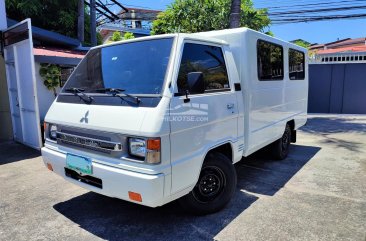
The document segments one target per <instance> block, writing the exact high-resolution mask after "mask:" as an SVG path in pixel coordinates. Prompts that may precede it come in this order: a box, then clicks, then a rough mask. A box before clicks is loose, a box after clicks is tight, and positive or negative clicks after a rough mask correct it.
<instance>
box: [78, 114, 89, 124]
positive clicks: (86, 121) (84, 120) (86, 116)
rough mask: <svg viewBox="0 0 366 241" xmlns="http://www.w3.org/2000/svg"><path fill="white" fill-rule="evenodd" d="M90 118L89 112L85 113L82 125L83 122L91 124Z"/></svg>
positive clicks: (81, 121) (81, 120)
mask: <svg viewBox="0 0 366 241" xmlns="http://www.w3.org/2000/svg"><path fill="white" fill-rule="evenodd" d="M88 116H89V111H87V112H86V113H85V115H84V117H82V118H81V119H80V123H83V122H84V123H86V124H88V122H89V119H88Z"/></svg>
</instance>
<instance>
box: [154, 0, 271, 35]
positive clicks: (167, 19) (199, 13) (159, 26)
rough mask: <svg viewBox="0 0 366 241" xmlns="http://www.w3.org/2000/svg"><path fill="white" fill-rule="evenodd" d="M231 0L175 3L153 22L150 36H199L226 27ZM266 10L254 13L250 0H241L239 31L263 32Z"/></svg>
mask: <svg viewBox="0 0 366 241" xmlns="http://www.w3.org/2000/svg"><path fill="white" fill-rule="evenodd" d="M230 6H231V0H175V2H173V3H172V4H171V5H170V6H168V8H167V9H166V11H165V12H161V13H160V14H159V15H158V17H157V19H156V20H155V21H154V22H153V27H152V31H151V34H163V33H175V32H187V33H194V32H201V31H210V30H218V29H225V28H228V26H229V17H230ZM266 13H267V10H265V9H261V10H257V9H254V7H253V2H252V0H242V3H241V20H240V25H241V26H242V27H249V28H252V29H254V30H258V31H263V30H264V28H265V27H267V26H268V25H269V24H270V20H269V18H268V17H267V16H266Z"/></svg>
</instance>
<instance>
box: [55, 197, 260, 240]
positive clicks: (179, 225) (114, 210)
mask: <svg viewBox="0 0 366 241" xmlns="http://www.w3.org/2000/svg"><path fill="white" fill-rule="evenodd" d="M256 199H257V197H255V196H253V195H248V194H245V193H243V192H240V191H239V190H238V191H237V192H236V194H235V196H234V199H233V201H232V202H230V204H229V205H228V206H227V207H226V209H224V210H223V211H222V212H219V213H215V214H211V215H207V216H201V217H200V216H192V215H190V214H188V213H186V212H185V211H184V210H183V209H182V208H181V207H180V205H179V204H178V203H177V202H172V203H169V204H167V205H164V206H162V207H158V208H149V207H144V206H140V205H137V204H133V203H129V202H125V201H122V200H119V199H114V198H109V197H105V196H102V195H99V194H96V193H92V192H89V193H86V194H84V195H81V196H78V197H75V198H73V199H71V200H68V201H65V202H62V203H58V204H56V205H55V206H54V208H55V209H56V210H57V211H58V212H60V213H61V214H63V215H64V216H66V217H67V218H69V219H70V220H71V221H73V222H75V223H77V224H78V225H79V226H80V227H81V228H83V229H85V230H87V231H88V232H90V233H92V234H94V235H96V236H98V237H100V238H102V239H106V240H141V241H142V240H144V241H145V240H190V241H192V240H212V239H213V237H214V236H216V235H217V234H218V233H219V232H220V231H221V230H222V229H223V228H224V227H225V226H226V225H228V224H229V223H230V222H231V221H232V220H233V219H234V218H235V217H237V216H238V215H239V214H240V213H241V212H243V211H244V210H245V209H246V208H248V207H249V206H250V205H251V204H252V203H253V202H254V201H255V200H256Z"/></svg>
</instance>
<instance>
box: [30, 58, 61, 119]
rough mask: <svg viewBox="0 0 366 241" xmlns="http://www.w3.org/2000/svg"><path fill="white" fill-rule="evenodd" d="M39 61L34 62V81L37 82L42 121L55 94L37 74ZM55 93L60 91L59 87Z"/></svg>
mask: <svg viewBox="0 0 366 241" xmlns="http://www.w3.org/2000/svg"><path fill="white" fill-rule="evenodd" d="M40 67H41V65H40V63H37V62H36V63H35V71H36V82H37V95H38V107H39V115H40V120H41V121H43V120H44V117H45V116H46V113H47V111H48V109H49V108H50V106H51V104H52V102H53V101H54V100H55V96H54V94H53V91H52V90H48V89H47V88H46V86H45V85H44V84H43V78H42V77H41V76H40V74H39V69H40ZM56 91H57V93H59V92H60V88H57V89H56Z"/></svg>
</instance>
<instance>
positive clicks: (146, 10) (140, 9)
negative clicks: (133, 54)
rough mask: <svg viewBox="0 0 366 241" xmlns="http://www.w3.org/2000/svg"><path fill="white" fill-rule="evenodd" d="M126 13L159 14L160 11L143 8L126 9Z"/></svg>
mask: <svg viewBox="0 0 366 241" xmlns="http://www.w3.org/2000/svg"><path fill="white" fill-rule="evenodd" d="M127 9H128V11H134V12H138V13H160V12H161V11H160V10H153V9H143V8H127Z"/></svg>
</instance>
